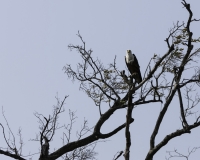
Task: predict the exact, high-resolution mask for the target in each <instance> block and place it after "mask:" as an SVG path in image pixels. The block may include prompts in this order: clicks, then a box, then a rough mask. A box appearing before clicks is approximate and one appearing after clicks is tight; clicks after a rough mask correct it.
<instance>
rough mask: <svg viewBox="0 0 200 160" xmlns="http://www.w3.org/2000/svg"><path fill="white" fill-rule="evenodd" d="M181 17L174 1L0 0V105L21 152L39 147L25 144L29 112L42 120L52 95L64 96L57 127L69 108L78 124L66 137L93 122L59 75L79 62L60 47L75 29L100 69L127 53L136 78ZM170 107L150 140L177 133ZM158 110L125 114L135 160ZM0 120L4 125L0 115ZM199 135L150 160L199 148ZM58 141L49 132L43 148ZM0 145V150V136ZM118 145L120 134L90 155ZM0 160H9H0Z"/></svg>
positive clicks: (31, 130)
mask: <svg viewBox="0 0 200 160" xmlns="http://www.w3.org/2000/svg"><path fill="white" fill-rule="evenodd" d="M188 1H189V0H188ZM189 2H190V4H191V8H192V10H193V13H194V17H195V18H197V19H198V18H200V10H199V6H200V1H199V0H190V1H189ZM187 18H188V12H187V11H186V10H185V9H184V8H183V6H182V4H181V0H153V1H150V0H141V1H133V0H132V1H131V0H126V1H119V0H110V1H105V0H103V1H89V0H82V1H69V0H54V1H53V0H34V1H33V0H32V1H30V0H29V1H26V0H4V1H3V0H1V1H0V22H1V23H0V77H1V78H0V106H1V107H2V106H3V108H4V111H5V115H6V117H7V120H8V122H9V124H10V127H11V129H12V131H13V133H14V134H15V135H17V130H18V128H19V127H21V128H22V135H23V140H24V143H25V146H24V150H23V153H24V154H25V155H26V154H28V153H37V152H38V150H39V142H31V141H29V139H32V138H34V137H35V134H36V133H38V132H39V130H38V123H37V119H36V118H35V117H34V115H33V113H34V112H35V111H37V112H39V113H42V114H44V115H46V116H48V115H49V114H50V113H51V111H52V106H53V105H55V104H56V99H55V96H57V95H58V97H59V98H60V99H61V100H62V99H63V98H64V97H65V96H66V95H69V98H67V100H66V105H65V109H66V112H65V113H64V116H63V117H61V120H60V123H68V110H69V109H70V110H72V111H76V115H77V117H78V119H77V121H76V123H75V125H74V133H76V131H77V130H80V128H81V125H82V122H83V119H84V117H85V118H86V119H87V120H88V122H89V126H91V127H92V126H93V125H94V124H95V122H96V121H97V119H98V118H99V113H98V108H97V107H96V106H95V105H94V103H93V101H92V100H91V99H90V98H88V97H87V95H86V94H85V93H84V92H82V91H80V90H79V83H78V82H74V83H72V82H71V80H69V79H68V78H67V76H66V75H65V74H64V71H63V70H62V69H63V66H65V65H66V64H71V65H72V66H73V67H76V64H77V63H78V62H80V60H81V59H80V56H79V55H78V53H77V52H75V51H72V52H70V50H69V49H68V47H67V46H68V44H81V42H80V40H79V38H78V37H77V36H76V34H77V33H78V31H80V34H81V35H82V36H83V38H84V40H85V41H86V47H87V48H88V49H90V48H92V50H93V51H94V52H93V57H98V58H99V59H101V60H102V62H103V63H104V64H105V65H107V64H109V63H111V62H112V61H113V59H114V56H115V55H116V56H117V66H118V68H119V70H123V69H124V68H125V63H124V56H125V52H126V50H127V49H131V50H132V51H133V52H134V53H135V54H136V56H137V58H138V61H139V63H140V67H141V72H142V74H143V73H144V70H145V68H146V65H147V63H148V62H149V59H150V58H151V57H152V56H153V55H154V53H156V54H160V55H163V54H164V53H165V52H166V51H167V45H166V43H165V42H164V39H165V38H166V37H167V36H168V33H169V32H168V31H169V29H170V27H172V26H173V23H176V22H177V20H179V21H180V22H182V21H183V20H187ZM199 28H200V23H194V24H193V26H192V29H193V33H194V35H195V34H196V36H195V37H199V36H200V33H199ZM197 47H200V46H196V48H197ZM177 104H178V103H176V101H174V102H173V105H174V106H171V107H170V109H169V113H168V114H167V115H166V117H165V120H164V121H163V126H162V127H161V129H160V132H159V136H158V138H157V139H156V140H157V141H156V142H159V141H160V140H161V139H162V138H163V137H164V136H165V135H166V134H169V133H170V132H172V131H174V130H176V129H179V128H181V125H180V120H179V116H177V114H179V110H178V107H176V105H177ZM161 107H162V106H161V104H157V105H144V106H141V107H138V108H136V109H135V110H134V111H133V118H134V119H135V122H134V123H133V124H131V136H132V146H131V157H132V158H133V157H134V159H138V160H139V159H144V157H145V156H146V154H147V151H148V149H149V137H150V135H151V132H152V130H153V129H152V127H153V126H154V124H155V121H156V118H157V116H158V113H159V111H160V109H161ZM105 108H106V106H105ZM125 112H126V110H125V109H124V110H120V111H117V113H116V114H115V115H114V116H113V117H112V118H111V119H110V120H109V121H108V122H107V123H106V124H105V126H104V127H103V130H102V131H105V132H106V131H109V130H110V128H112V127H113V128H114V127H115V126H118V125H120V124H121V123H124V122H125ZM0 122H1V123H4V125H5V121H4V120H3V118H2V115H0ZM199 132H200V129H195V130H193V131H192V133H191V134H190V135H184V136H182V137H178V138H176V140H172V141H171V142H170V143H169V144H167V146H166V147H164V148H163V149H161V151H160V152H159V153H158V154H157V155H156V156H155V159H156V160H160V159H164V158H165V156H166V155H167V154H166V151H167V150H168V151H169V150H173V149H174V148H177V149H179V150H180V152H182V153H186V152H187V149H188V147H196V146H200V141H199V139H200V134H199ZM60 138H61V134H60V135H59V134H56V138H54V141H53V142H51V143H50V151H53V150H54V148H59V147H60V146H61V145H62V141H61V139H60ZM74 140H75V139H74ZM0 147H6V145H5V143H4V142H3V139H2V134H1V133H0ZM124 148H125V137H124V130H122V131H120V132H119V133H117V134H116V135H115V136H113V137H112V138H110V139H109V141H106V142H101V143H100V144H99V145H98V146H97V147H96V151H97V152H98V156H97V158H98V159H99V160H101V159H107V160H111V159H112V158H113V156H114V155H115V154H116V152H117V151H121V150H124ZM38 156H39V155H37V156H36V157H33V160H34V159H37V157H38ZM197 157H198V158H199V157H200V151H198V153H195V154H194V156H193V157H191V159H196V160H197V159H198V158H197ZM0 159H4V160H10V158H7V157H4V156H2V155H0ZM121 159H123V157H121Z"/></svg>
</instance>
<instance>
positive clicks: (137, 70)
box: [132, 55, 142, 82]
mask: <svg viewBox="0 0 200 160" xmlns="http://www.w3.org/2000/svg"><path fill="white" fill-rule="evenodd" d="M133 56H134V58H135V60H134V62H133V63H132V65H133V68H134V71H135V72H136V73H137V74H138V76H139V79H140V80H139V81H140V82H141V81H142V76H141V72H140V65H139V63H138V60H137V58H136V56H135V55H133Z"/></svg>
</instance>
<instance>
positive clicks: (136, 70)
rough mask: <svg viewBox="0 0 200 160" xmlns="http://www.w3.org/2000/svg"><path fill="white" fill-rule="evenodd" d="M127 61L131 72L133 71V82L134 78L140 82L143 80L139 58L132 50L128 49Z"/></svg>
mask: <svg viewBox="0 0 200 160" xmlns="http://www.w3.org/2000/svg"><path fill="white" fill-rule="evenodd" d="M125 62H126V66H127V68H128V70H129V72H130V73H131V76H130V77H131V83H133V78H134V79H135V82H137V83H138V84H139V83H140V82H142V76H141V73H140V66H139V64H138V60H137V58H136V56H135V55H134V54H132V52H131V50H127V51H126V57H125Z"/></svg>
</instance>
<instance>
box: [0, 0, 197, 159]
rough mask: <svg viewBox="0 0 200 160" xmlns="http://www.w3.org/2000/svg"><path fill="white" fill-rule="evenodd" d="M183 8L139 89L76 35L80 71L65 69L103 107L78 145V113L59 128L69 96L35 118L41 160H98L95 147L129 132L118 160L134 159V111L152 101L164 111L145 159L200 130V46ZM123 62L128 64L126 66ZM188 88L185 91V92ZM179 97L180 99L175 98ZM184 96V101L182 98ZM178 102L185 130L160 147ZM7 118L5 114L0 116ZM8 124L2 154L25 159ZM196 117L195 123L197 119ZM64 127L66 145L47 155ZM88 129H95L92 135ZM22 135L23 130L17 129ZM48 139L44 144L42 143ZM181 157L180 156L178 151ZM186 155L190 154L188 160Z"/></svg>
mask: <svg viewBox="0 0 200 160" xmlns="http://www.w3.org/2000/svg"><path fill="white" fill-rule="evenodd" d="M182 5H183V6H184V8H185V9H186V10H187V11H188V13H189V18H188V20H187V22H186V23H184V22H183V23H179V22H177V23H176V24H174V26H173V27H172V28H171V30H170V31H169V35H168V37H167V38H166V39H165V41H166V43H167V47H168V49H167V52H166V53H165V54H164V55H162V56H159V55H156V54H155V55H154V56H153V57H152V58H151V60H150V62H149V64H148V65H147V68H146V71H145V74H144V78H143V81H142V82H141V83H140V84H138V85H136V84H135V83H131V81H130V78H132V75H130V76H128V75H127V74H126V72H125V70H123V71H119V70H118V68H117V64H116V57H115V58H114V62H113V63H111V64H110V65H109V66H107V67H105V66H104V64H103V63H102V62H101V61H100V60H99V59H94V58H93V57H92V52H93V51H92V50H91V49H89V50H87V48H86V43H85V41H84V40H83V38H82V36H81V35H80V33H79V32H78V37H79V38H80V40H81V42H82V45H81V46H80V45H73V44H71V45H69V46H68V47H69V49H70V50H74V49H75V50H77V52H78V53H79V54H80V56H81V58H82V60H83V61H82V62H81V63H78V65H77V70H75V69H73V68H72V67H71V66H70V65H66V66H65V67H64V71H65V73H66V74H67V76H68V77H69V78H71V79H72V80H76V81H78V82H79V83H80V89H82V90H83V91H85V93H86V94H87V95H88V96H89V97H90V98H91V99H92V100H93V101H94V103H95V105H96V106H97V107H98V109H99V114H100V118H99V120H98V121H97V123H96V125H95V126H94V128H88V126H87V121H84V125H83V128H82V130H81V131H80V132H79V133H78V139H77V141H72V142H71V141H70V136H71V129H72V125H73V123H74V120H75V118H76V117H75V115H74V112H71V111H70V112H69V115H70V123H69V125H66V126H59V121H58V118H59V115H60V114H61V113H63V112H64V108H63V105H64V103H65V100H66V99H67V96H66V97H65V98H64V99H63V100H62V101H60V100H59V98H57V105H56V106H55V107H54V108H53V113H52V115H51V116H45V115H42V114H40V113H37V112H36V113H35V114H34V115H35V116H36V117H37V118H38V121H39V129H40V131H39V133H38V134H37V135H36V138H35V139H33V140H34V141H38V142H39V143H40V148H41V150H40V158H39V159H40V160H47V159H48V160H51V159H57V158H59V157H61V156H63V158H64V159H94V157H95V154H96V152H95V151H94V147H95V145H96V143H97V142H98V141H99V140H101V139H107V138H109V137H111V136H113V135H115V134H117V133H118V132H119V131H121V130H122V129H124V128H125V137H126V148H125V151H124V152H120V153H119V154H118V155H117V156H116V157H115V158H114V159H118V158H119V157H120V156H121V155H123V156H124V158H125V159H126V160H128V159H129V157H130V153H131V152H130V146H131V133H130V130H129V126H130V125H131V123H133V122H134V119H133V118H132V111H133V109H134V108H135V107H136V106H140V105H148V104H149V103H151V104H152V103H162V104H163V108H162V109H161V111H160V114H159V116H158V118H157V122H156V124H155V127H154V128H153V132H152V134H151V137H150V149H149V151H148V153H147V154H146V160H152V159H153V156H154V155H155V154H156V153H157V152H158V151H159V150H160V149H161V148H162V147H163V146H165V145H166V144H167V143H168V142H169V141H170V140H172V139H173V138H176V137H178V136H181V135H184V134H186V133H190V132H191V131H192V129H194V128H197V127H199V126H200V121H199V119H200V115H198V113H196V112H195V111H196V108H197V105H198V103H199V102H200V97H199V95H198V92H197V93H196V94H195V97H194V98H193V97H191V94H194V93H195V91H194V90H193V88H195V87H198V86H199V81H200V80H199V79H200V70H199V68H198V67H195V63H196V60H195V58H198V57H199V52H200V49H199V48H197V49H195V47H194V45H195V44H196V43H198V42H200V39H199V38H193V37H194V36H193V33H192V31H191V27H190V26H191V23H194V22H196V21H199V20H196V19H194V18H193V13H192V10H191V8H190V4H188V3H187V2H186V1H185V0H182ZM124 63H125V62H124ZM188 70H190V72H194V74H193V76H191V77H188V75H187V74H186V73H187V71H188ZM184 89H185V90H184ZM176 95H177V96H176ZM183 95H185V97H183ZM176 98H178V100H179V107H180V115H181V118H180V120H181V123H182V126H181V129H177V130H176V131H174V132H172V133H170V134H168V135H166V136H165V137H164V138H163V139H162V140H161V141H160V142H158V143H156V142H155V139H156V136H157V135H158V131H159V129H160V127H161V123H162V121H163V119H164V116H165V115H166V113H167V111H168V109H169V107H170V105H171V102H172V100H173V99H176ZM103 104H104V105H105V104H107V106H108V109H107V111H106V112H104V113H102V111H101V106H102V105H103ZM123 108H127V115H126V122H125V123H124V124H119V126H118V127H116V128H115V129H114V130H110V131H109V132H108V133H102V132H101V128H102V126H103V125H104V123H105V122H106V121H107V120H109V118H110V117H111V116H112V115H113V114H114V113H115V112H116V111H117V110H120V109H123ZM2 113H3V116H4V111H3V112H2ZM4 118H5V120H6V126H7V128H8V130H9V134H10V136H7V135H6V132H5V125H3V124H2V123H0V125H1V128H2V135H3V136H4V139H5V141H6V144H7V147H6V148H5V147H4V148H1V149H0V153H1V154H4V155H5V156H9V157H12V158H15V159H21V160H23V159H26V158H24V156H23V155H22V146H23V142H22V141H21V143H20V147H19V148H17V146H16V142H15V136H14V134H13V133H12V130H11V128H10V127H9V124H8V122H7V119H6V117H5V116H4ZM194 118H195V120H194ZM61 127H63V128H64V129H66V132H65V133H64V136H63V146H62V147H60V148H59V149H57V150H55V151H53V152H52V153H49V147H51V144H50V142H51V141H52V139H53V137H54V135H55V132H56V131H57V130H58V129H60V128H61ZM90 131H92V132H91V133H90ZM19 136H20V137H21V131H20V130H19ZM43 141H44V142H43ZM176 153H177V154H179V153H178V152H176ZM186 157H187V156H186Z"/></svg>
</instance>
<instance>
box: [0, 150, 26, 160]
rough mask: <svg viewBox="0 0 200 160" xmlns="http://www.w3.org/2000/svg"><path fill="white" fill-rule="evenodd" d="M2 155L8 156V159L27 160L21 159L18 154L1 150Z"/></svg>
mask: <svg viewBox="0 0 200 160" xmlns="http://www.w3.org/2000/svg"><path fill="white" fill-rule="evenodd" d="M0 154H4V155H5V156H8V157H11V158H14V159H18V160H26V159H24V158H22V157H20V156H18V155H16V154H12V153H10V152H8V151H3V150H1V149H0Z"/></svg>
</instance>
